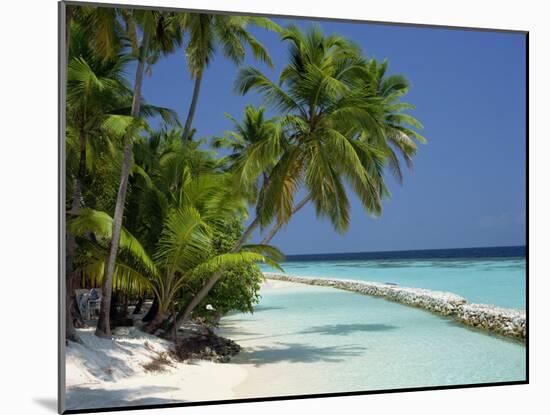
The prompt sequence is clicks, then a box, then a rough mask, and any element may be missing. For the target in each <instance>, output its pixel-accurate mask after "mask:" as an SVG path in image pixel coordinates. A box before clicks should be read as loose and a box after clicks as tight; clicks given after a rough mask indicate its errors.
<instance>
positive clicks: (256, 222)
mask: <svg viewBox="0 0 550 415" xmlns="http://www.w3.org/2000/svg"><path fill="white" fill-rule="evenodd" d="M310 200H311V195H308V196H306V197H305V198H304V199H302V200H301V201H300V202H299V203H298V204H297V205H296V206H295V207H294V209H293V210H292V215H294V214H295V213H296V212H298V211H299V210H300V209H302V208H303V207H304V206H305V205H306V204H307V202H309V201H310ZM259 224H260V220H259V218H258V217H256V219H254V221H252V223H251V224H250V225H249V226H248V228H247V229H246V230H245V232H244V233H243V234H242V236H241V237H240V239H239V240H238V241H237V243H236V244H235V246H234V247H233V249H231V251H230V252H232V253H233V252H237V251H238V250H239V249H241V247H242V246H243V245H244V243H245V242H246V240H247V239H248V238H249V237H250V235H251V234H252V232H253V231H254V230H255V229H256V228H257V227H258V225H259ZM282 225H283V224H282V223H281V222H278V223H277V224H276V225H275V226H274V227H273V229H271V231H270V232H269V234H268V235H267V236H266V237H265V238H264V240H263V241H262V244H266V243H268V242H269V241H271V239H272V238H273V237H274V236H275V234H276V233H277V232H278V231H279V230H280V229H281V227H282ZM224 271H225V269H224V268H221V269H219V270H218V271H216V272H215V273H214V274H212V276H211V277H210V278H209V279H208V281H207V282H206V284H204V285H203V286H202V288H201V289H200V290H199V292H198V293H197V294H195V296H194V297H193V299H192V300H191V302H190V303H189V304H188V305H187V307H186V308H185V310H184V312H183V314H182V315H181V317H180V318H179V319H177V320H176V323H175V330H177V328H178V327H180V326H181V325H182V324H183V323H185V322H186V321H188V320H189V318H190V317H191V313H192V312H193V310H194V309H195V308H196V307H197V306H198V305H199V304H200V303H201V302H202V301H203V300H204V299H205V298H206V296H207V295H208V293H209V292H210V290H211V289H212V288H213V287H214V285H216V283H217V282H218V280H219V279H220V278H221V276H222V275H223V273H224ZM174 340H176V338H175V336H174Z"/></svg>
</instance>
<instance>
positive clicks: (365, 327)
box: [300, 323, 398, 336]
mask: <svg viewBox="0 0 550 415" xmlns="http://www.w3.org/2000/svg"><path fill="white" fill-rule="evenodd" d="M397 328H398V327H397V326H393V325H390V324H359V323H357V324H327V325H324V326H314V327H310V328H308V329H305V330H303V331H301V332H300V333H301V334H327V335H332V336H340V335H344V336H345V335H348V334H351V333H355V332H376V331H389V330H395V329H397Z"/></svg>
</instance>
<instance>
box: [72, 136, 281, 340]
mask: <svg viewBox="0 0 550 415" xmlns="http://www.w3.org/2000/svg"><path fill="white" fill-rule="evenodd" d="M180 133H181V132H180ZM163 135H164V138H165V139H166V138H168V140H170V137H173V134H170V133H166V134H163ZM180 136H181V134H179V135H178V137H180ZM161 144H164V145H161ZM188 145H189V144H188V143H185V142H181V141H180V140H179V139H178V140H177V141H172V142H168V143H161V142H160V141H159V140H158V139H156V137H153V138H152V139H151V140H150V141H149V142H144V141H143V140H139V141H138V142H137V143H135V146H136V154H137V156H138V157H137V158H138V159H139V161H140V163H141V166H140V167H139V170H135V174H134V176H136V178H137V177H140V178H143V179H144V185H145V186H143V187H140V186H138V188H137V189H134V191H133V192H132V197H133V198H136V199H137V200H140V201H142V202H145V199H149V200H148V203H151V202H152V204H153V205H155V207H156V208H157V209H158V208H159V207H160V208H161V209H163V210H164V212H162V213H160V214H159V213H156V214H154V215H153V216H154V218H153V219H152V220H151V218H150V216H151V215H150V213H151V212H150V211H148V210H144V211H140V210H139V209H138V210H136V211H132V216H136V217H138V219H137V220H136V221H135V222H136V223H135V224H134V225H136V226H135V228H134V229H133V230H132V229H128V228H125V227H123V228H122V229H121V235H122V238H121V245H120V247H121V252H120V253H119V255H118V257H117V262H116V264H115V272H114V278H116V279H117V280H120V279H121V278H124V277H130V279H131V280H132V281H134V283H137V282H139V283H144V284H146V285H147V287H148V288H149V289H150V290H151V291H152V292H153V293H154V295H155V297H156V298H157V299H158V305H159V307H158V311H157V313H156V315H155V317H154V319H153V321H152V322H151V323H150V324H149V326H148V327H147V330H148V331H151V332H155V331H156V329H157V328H158V327H159V326H160V325H161V324H162V323H163V322H164V320H165V319H166V317H167V315H168V314H169V313H174V314H175V311H176V309H177V299H178V297H179V296H180V295H181V292H182V291H185V290H186V289H187V285H188V283H189V282H192V281H193V280H195V279H197V278H200V276H201V275H205V274H206V275H208V274H209V273H212V272H215V271H217V270H218V269H222V268H223V269H231V268H234V267H236V266H243V265H251V264H254V263H256V262H266V263H269V264H272V265H274V266H277V265H276V263H275V261H278V260H280V259H281V257H282V255H281V254H280V252H279V251H277V250H276V249H274V248H271V247H266V246H259V245H251V246H244V247H242V249H240V250H239V252H215V250H213V235H214V234H215V233H216V230H217V229H218V230H220V229H219V228H220V226H222V225H223V224H224V223H226V222H227V221H228V220H229V219H233V218H235V217H241V216H242V215H244V213H245V212H246V199H245V198H243V197H242V195H241V194H239V192H235V191H234V189H233V188H232V186H230V184H231V183H232V182H233V181H234V179H233V178H232V177H231V173H227V172H222V171H219V169H218V167H217V163H211V164H207V163H204V162H200V160H201V159H202V160H203V161H205V159H206V157H205V154H204V153H205V152H204V151H203V150H198V149H195V150H193V149H186V157H185V158H180V157H181V155H182V154H183V153H178V152H177V149H178V147H179V148H182V147H186V146H188ZM139 147H141V149H138V148H139ZM147 153H149V154H147ZM174 158H175V159H177V163H174ZM176 164H177V165H182V164H183V168H181V169H179V170H178V172H179V174H181V176H182V177H181V178H176V177H175V175H174V171H173V166H174V165H176ZM145 187H147V188H148V189H145ZM149 190H153V191H152V192H150V191H149ZM140 193H142V194H143V196H145V197H142V195H140ZM155 198H158V199H159V203H155V202H154V200H153V199H155ZM130 202H132V199H130ZM131 206H134V204H133V203H131ZM159 220H160V225H161V228H160V231H158V230H157V229H155V228H152V227H150V226H149V224H150V223H151V224H152V223H153V222H155V223H156V222H158V221H159ZM112 222H113V219H112V218H111V217H110V216H109V215H108V214H106V213H105V212H99V211H94V210H91V209H85V210H83V211H82V212H81V213H80V214H79V215H76V216H75V217H73V218H72V219H71V220H70V221H69V225H68V230H69V232H71V233H72V234H74V235H76V236H80V237H82V236H83V235H85V234H86V233H93V234H94V236H95V238H94V243H93V244H92V243H90V244H88V246H86V251H85V252H86V254H87V255H86V256H85V258H83V261H84V262H85V266H84V268H85V269H86V270H87V272H88V273H95V274H97V273H98V270H100V269H102V268H104V266H105V261H104V258H105V256H104V255H102V254H101V252H103V251H105V250H106V249H107V246H106V242H107V241H108V240H109V239H110V238H111V236H112V235H111V229H112ZM138 224H139V225H138ZM130 226H132V223H130ZM134 231H135V232H134ZM152 241H154V242H153V243H151V242H152ZM150 252H152V254H150Z"/></svg>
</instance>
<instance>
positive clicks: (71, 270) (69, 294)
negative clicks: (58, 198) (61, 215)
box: [65, 132, 87, 342]
mask: <svg viewBox="0 0 550 415" xmlns="http://www.w3.org/2000/svg"><path fill="white" fill-rule="evenodd" d="M86 141H87V140H86V135H85V134H84V133H83V132H80V134H79V142H80V160H79V162H78V172H77V174H76V177H75V183H74V188H73V200H72V202H71V210H70V211H69V213H70V214H71V215H76V214H78V212H79V210H80V207H81V206H82V189H83V182H84V179H85V177H86ZM76 247H77V244H76V238H75V237H74V236H73V235H67V246H66V250H67V254H66V269H65V271H66V278H67V280H66V286H65V296H66V304H65V306H66V309H65V314H66V330H65V331H66V333H65V335H66V338H67V339H69V340H72V341H77V342H80V338H79V337H78V334H77V333H76V330H75V326H74V321H75V320H79V321H81V320H82V316H80V315H78V313H77V311H78V306H76V304H75V301H76V298H75V288H76V287H77V285H78V278H79V276H78V273H77V272H76V269H75V267H74V257H75V253H76Z"/></svg>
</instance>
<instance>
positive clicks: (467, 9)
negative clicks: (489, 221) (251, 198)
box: [0, 0, 550, 415]
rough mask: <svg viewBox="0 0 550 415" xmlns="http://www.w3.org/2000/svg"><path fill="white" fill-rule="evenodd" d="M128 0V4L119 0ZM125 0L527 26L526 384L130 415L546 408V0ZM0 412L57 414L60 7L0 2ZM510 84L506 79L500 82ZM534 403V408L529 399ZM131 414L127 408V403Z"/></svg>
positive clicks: (37, 1)
mask: <svg viewBox="0 0 550 415" xmlns="http://www.w3.org/2000/svg"><path fill="white" fill-rule="evenodd" d="M121 2H122V3H125V2H124V1H121ZM129 3H133V4H136V3H138V4H148V5H164V6H178V7H188V8H200V9H220V10H234V11H245V12H247V11H248V12H251V11H254V12H261V13H276V14H290V15H310V16H323V17H341V18H353V19H366V20H379V21H393V22H410V23H430V24H445V25H457V26H473V27H491V28H503V29H520V30H529V31H530V51H531V57H530V71H529V74H530V84H531V86H530V109H531V116H530V121H531V122H530V126H531V132H530V167H529V171H530V201H529V202H530V206H529V215H530V223H531V227H530V240H529V244H530V267H529V268H530V288H531V289H530V296H531V297H530V312H531V316H530V317H531V330H530V335H531V345H530V358H531V365H530V381H531V384H530V385H527V386H526V385H522V386H513V387H489V388H476V389H466V390H447V391H434V392H417V393H399V394H387V395H370V396H360V397H344V398H330V399H328V398H325V399H308V400H297V401H284V402H265V403H254V404H239V405H222V406H206V407H193V408H191V407H190V408H178V409H163V410H157V411H156V412H155V411H141V412H133V413H143V414H149V413H163V414H167V415H168V414H175V413H186V414H193V415H195V414H222V413H223V414H237V413H238V414H243V415H246V414H257V413H259V412H261V413H281V412H285V413H294V412H304V413H310V412H313V411H315V412H316V413H323V414H324V413H327V414H328V413H342V412H343V411H349V412H350V413H356V412H357V413H359V412H365V413H370V414H380V413H390V414H391V413H404V412H406V413H410V414H416V413H422V414H464V413H466V412H468V413H472V414H477V413H502V414H519V413H541V412H543V411H544V412H545V411H546V410H547V409H546V410H544V409H542V408H544V407H546V408H548V403H547V401H546V402H545V400H544V397H545V394H548V393H549V389H548V387H549V386H550V382H549V380H548V379H549V376H550V373H548V370H549V364H548V361H549V355H550V353H549V346H550V345H549V344H548V324H549V322H548V320H547V318H548V316H549V312H548V299H547V298H545V297H547V294H546V293H547V292H548V290H549V289H550V286H549V283H548V281H549V279H550V275H549V273H548V268H549V267H548V265H546V264H545V262H546V260H547V259H548V257H549V254H548V253H547V249H546V248H547V246H546V241H547V239H546V238H545V235H546V234H548V233H549V232H550V229H549V226H548V225H549V219H548V215H547V212H550V206H548V184H547V179H548V158H549V153H550V144H549V138H548V126H547V125H546V122H547V120H548V118H549V115H548V114H549V107H548V104H547V100H548V99H549V96H550V91H549V85H550V82H548V74H549V73H550V68H549V59H548V50H550V43H549V42H550V38H549V31H550V30H549V25H548V22H547V20H548V16H549V14H548V11H547V10H545V8H544V4H545V2H543V1H525V0H524V1H517V0H515V1H508V0H491V1H488V0H483V1H480V0H475V1H472V0H461V1H453V2H451V1H441V0H439V1H437V0H434V1H428V0H392V1H383V2H367V1H357V0H337V1H333V2H325V3H321V2H320V1H318V0H301V1H297V0H277V1H275V2H274V1H268V0H255V1H252V0H250V1H247V0H232V1H231V2H227V1H222V0H200V1H199V0H188V1H182V0H179V1H178V0H149V1H147V0H141V1H139V0H135V1H131V2H129ZM1 16H2V19H1V23H0V31H1V35H0V39H1V40H0V42H1V48H0V57H1V60H0V83H1V88H0V97H1V99H0V105H1V106H2V111H1V114H2V127H1V130H0V137H1V141H0V180H1V187H0V211H1V214H0V220H1V222H0V223H1V228H0V248H1V251H0V252H1V258H2V261H1V267H0V275H1V283H0V319H1V322H2V323H1V324H0V333H1V337H0V384H1V386H0V396H1V398H0V407H1V409H0V412H2V413H8V414H10V413H26V414H48V413H49V414H52V413H54V412H55V407H56V401H55V400H56V385H57V378H56V376H57V357H56V356H57V352H56V350H57V340H56V339H57V320H56V318H57V316H56V313H57V4H56V1H55V0H22V1H17V0H8V1H3V2H2V14H1ZM502 87H503V88H506V85H503V86H502ZM537 407H538V408H539V409H536V408H537ZM125 413H126V412H125Z"/></svg>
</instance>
